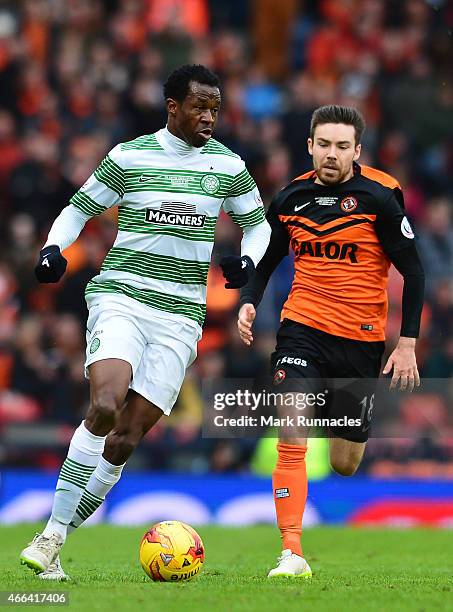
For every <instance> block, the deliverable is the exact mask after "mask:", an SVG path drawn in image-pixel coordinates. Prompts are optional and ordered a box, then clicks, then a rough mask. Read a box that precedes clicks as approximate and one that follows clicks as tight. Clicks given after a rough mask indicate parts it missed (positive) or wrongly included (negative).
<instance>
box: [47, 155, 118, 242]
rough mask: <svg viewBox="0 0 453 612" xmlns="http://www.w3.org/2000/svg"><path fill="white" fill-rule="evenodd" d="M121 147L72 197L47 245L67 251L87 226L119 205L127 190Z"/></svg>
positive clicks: (50, 233) (106, 158)
mask: <svg viewBox="0 0 453 612" xmlns="http://www.w3.org/2000/svg"><path fill="white" fill-rule="evenodd" d="M121 159H122V155H121V145H120V144H119V145H117V146H116V147H114V148H113V149H112V150H111V151H110V152H109V153H108V155H106V156H105V157H104V159H103V160H102V162H101V163H100V164H99V166H98V167H97V168H96V170H95V171H94V172H93V174H92V175H91V176H90V177H89V178H88V180H87V181H86V182H85V183H84V185H82V187H81V188H80V189H79V190H78V191H77V192H76V193H75V194H74V195H73V196H72V198H71V199H70V204H69V206H66V208H64V209H63V210H62V211H61V213H60V214H59V216H58V217H57V218H56V219H55V221H54V223H53V225H52V227H51V229H50V232H49V235H48V237H47V240H46V243H45V245H44V246H49V245H52V244H56V245H57V246H59V247H60V250H63V249H65V248H67V247H68V246H70V245H71V244H72V243H73V242H74V241H75V240H77V238H78V236H79V234H80V232H81V231H82V229H83V227H84V225H85V223H86V222H87V221H88V220H89V219H91V218H92V217H94V216H96V215H100V214H101V213H103V212H104V211H105V210H107V208H111V207H112V206H115V205H116V204H118V203H119V202H120V201H121V199H122V197H123V196H124V191H125V180H124V168H123V166H122V165H121V164H122V161H121Z"/></svg>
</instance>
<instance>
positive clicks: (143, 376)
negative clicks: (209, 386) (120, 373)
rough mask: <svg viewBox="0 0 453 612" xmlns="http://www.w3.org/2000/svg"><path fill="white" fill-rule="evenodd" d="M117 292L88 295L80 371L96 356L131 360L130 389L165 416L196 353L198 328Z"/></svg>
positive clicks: (168, 412)
mask: <svg viewBox="0 0 453 612" xmlns="http://www.w3.org/2000/svg"><path fill="white" fill-rule="evenodd" d="M165 314H166V313H164V312H162V311H160V310H156V309H155V308H151V307H149V306H146V305H145V304H141V303H140V302H138V301H137V300H134V299H132V298H129V297H127V296H123V295H120V294H99V295H92V296H90V303H89V306H88V322H87V349H86V361H85V376H86V377H87V378H88V377H89V376H88V366H90V365H91V364H92V363H94V362H95V361H101V360H102V359H113V358H114V359H123V360H124V361H127V362H128V363H130V364H131V367H132V380H131V383H130V385H129V387H130V388H131V389H133V390H134V391H136V392H137V393H139V394H140V395H142V396H143V397H144V398H145V399H147V400H149V401H150V402H152V403H153V404H155V405H156V406H157V407H158V408H160V409H161V410H162V412H163V413H164V414H166V415H169V414H170V412H171V409H172V408H173V405H174V403H175V402H176V399H177V397H178V394H179V391H180V389H181V385H182V383H183V381H184V376H185V373H186V369H187V368H188V367H189V365H190V364H191V363H192V362H193V361H194V360H195V358H196V356H197V342H198V340H199V339H200V336H201V334H200V331H199V330H198V329H197V328H196V327H195V326H194V325H191V324H190V323H186V322H184V321H181V320H180V319H178V318H167V317H166V316H165Z"/></svg>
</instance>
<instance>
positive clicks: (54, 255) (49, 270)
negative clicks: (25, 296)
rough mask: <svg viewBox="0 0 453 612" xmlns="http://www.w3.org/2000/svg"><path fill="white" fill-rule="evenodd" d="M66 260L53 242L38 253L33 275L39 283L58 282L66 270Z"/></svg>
mask: <svg viewBox="0 0 453 612" xmlns="http://www.w3.org/2000/svg"><path fill="white" fill-rule="evenodd" d="M67 265H68V262H67V260H66V259H65V258H64V257H63V255H62V254H61V252H60V247H58V246H56V245H55V244H53V245H50V246H46V247H44V248H43V249H42V250H41V251H40V253H39V261H38V263H37V265H36V267H35V276H36V278H37V279H38V280H39V282H40V283H58V281H59V280H60V278H61V277H62V276H63V274H64V273H65V271H66V266H67Z"/></svg>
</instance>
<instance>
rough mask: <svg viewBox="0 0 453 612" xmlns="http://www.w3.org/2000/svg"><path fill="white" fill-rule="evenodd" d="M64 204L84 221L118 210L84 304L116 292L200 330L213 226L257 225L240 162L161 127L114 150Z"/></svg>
mask: <svg viewBox="0 0 453 612" xmlns="http://www.w3.org/2000/svg"><path fill="white" fill-rule="evenodd" d="M71 204H72V205H73V206H75V207H76V208H78V209H79V210H80V211H81V212H83V213H85V214H86V215H88V216H90V217H91V216H94V215H98V214H100V213H102V212H103V211H104V210H105V209H107V208H110V207H112V206H115V205H118V207H119V208H118V235H117V238H116V240H115V243H114V245H113V247H112V248H111V249H110V251H109V252H108V254H107V256H106V258H105V260H104V262H103V265H102V268H101V272H100V274H98V275H97V276H95V277H94V278H93V279H92V280H91V281H90V282H89V283H88V285H87V288H86V297H87V301H88V303H90V301H91V299H92V296H94V295H95V294H99V293H119V294H123V295H126V296H129V297H131V298H134V299H136V300H138V301H140V302H142V303H144V304H146V305H148V306H151V307H152V308H156V309H158V310H162V311H165V312H166V313H168V314H169V315H170V316H177V318H179V317H180V316H182V317H184V318H187V319H189V320H190V321H191V322H192V324H194V323H195V324H196V325H197V326H198V325H199V326H201V325H202V323H203V320H204V317H205V313H206V283H207V275H208V268H209V263H210V260H211V252H212V247H213V242H214V232H215V225H216V221H217V218H218V215H219V212H220V209H221V208H222V207H223V209H224V210H225V212H227V213H228V214H229V215H230V216H231V218H232V219H233V220H234V221H235V222H236V223H237V224H238V225H240V226H241V227H242V228H247V227H252V226H255V225H258V224H260V223H262V222H263V221H264V217H265V211H264V207H263V203H262V200H261V197H260V194H259V192H258V189H257V187H256V185H255V182H254V180H253V179H252V177H251V176H250V174H249V173H248V171H247V169H246V167H245V164H244V162H243V161H242V160H241V158H240V157H239V156H238V155H236V154H235V153H233V152H232V151H230V150H229V149H228V148H227V147H225V146H223V145H222V144H221V143H219V142H217V141H216V140H214V139H212V138H211V139H210V140H209V141H208V143H207V144H206V145H205V146H204V147H202V148H199V149H197V148H194V147H189V145H187V144H186V143H184V142H183V141H182V140H179V139H178V138H176V137H175V136H173V135H172V134H170V133H169V132H168V130H167V129H166V128H164V129H162V130H159V131H158V132H157V133H155V134H150V135H145V136H141V137H139V138H136V139H135V140H132V141H131V142H126V143H121V144H119V145H117V146H116V147H114V148H113V149H112V150H111V151H110V153H109V154H108V155H107V156H106V157H105V158H104V160H103V161H102V162H101V164H100V165H99V166H98V168H97V169H96V170H95V172H94V173H93V174H92V175H91V176H90V178H89V179H88V180H87V181H86V183H85V184H84V185H83V186H82V187H81V189H79V191H78V192H77V193H76V194H75V195H74V196H73V197H72V199H71Z"/></svg>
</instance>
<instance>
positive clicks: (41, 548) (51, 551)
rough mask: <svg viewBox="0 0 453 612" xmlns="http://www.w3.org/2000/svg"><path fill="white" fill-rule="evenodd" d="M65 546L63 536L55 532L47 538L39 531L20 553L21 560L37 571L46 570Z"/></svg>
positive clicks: (23, 563)
mask: <svg viewBox="0 0 453 612" xmlns="http://www.w3.org/2000/svg"><path fill="white" fill-rule="evenodd" d="M62 546H63V538H62V537H61V536H59V535H58V534H57V533H53V534H52V535H51V536H50V538H45V537H44V536H43V535H42V534H40V533H37V534H36V535H35V537H34V538H33V540H32V541H31V542H30V544H29V545H28V546H27V547H26V548H24V550H23V551H22V552H21V554H20V562H21V563H22V565H27V566H28V567H29V568H30V569H32V570H33V571H34V572H36V573H41V572H45V571H46V570H47V569H48V568H49V565H50V564H51V563H52V562H53V561H54V560H55V558H56V557H57V556H58V554H59V552H60V548H61V547H62Z"/></svg>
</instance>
